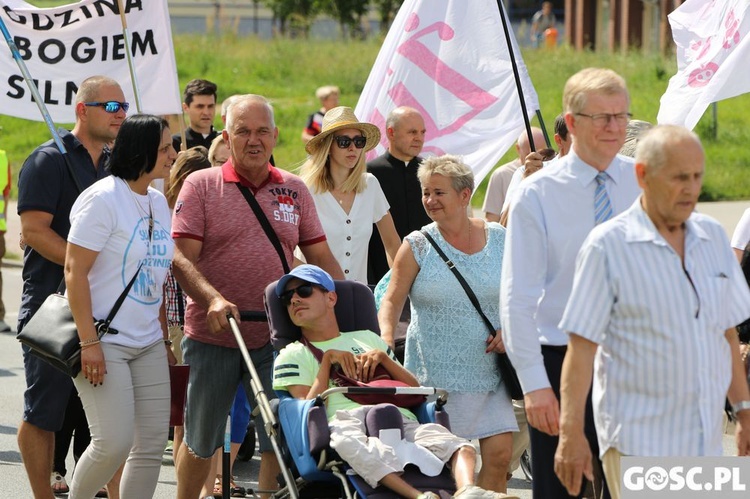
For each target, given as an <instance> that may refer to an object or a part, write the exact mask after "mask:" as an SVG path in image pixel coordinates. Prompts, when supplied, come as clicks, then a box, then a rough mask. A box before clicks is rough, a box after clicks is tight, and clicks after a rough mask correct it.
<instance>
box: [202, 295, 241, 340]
mask: <svg viewBox="0 0 750 499" xmlns="http://www.w3.org/2000/svg"><path fill="white" fill-rule="evenodd" d="M230 314H231V315H232V317H234V320H236V321H237V324H239V323H240V311H239V309H238V308H237V306H236V305H235V304H234V303H231V302H228V301H227V300H225V299H224V297H223V296H221V295H219V296H217V297H215V298H214V299H213V300H211V302H210V303H209V305H208V312H207V313H206V325H208V330H209V331H211V332H212V333H214V334H216V333H221V332H222V331H229V330H230V329H229V319H228V318H227V316H228V315H230Z"/></svg>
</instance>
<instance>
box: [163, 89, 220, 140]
mask: <svg viewBox="0 0 750 499" xmlns="http://www.w3.org/2000/svg"><path fill="white" fill-rule="evenodd" d="M182 110H183V112H185V113H186V114H187V115H188V120H189V121H190V126H189V127H188V128H187V130H185V149H186V150H187V149H190V148H191V147H195V146H203V147H205V148H206V149H210V148H211V142H213V140H214V139H215V138H216V137H217V136H218V135H219V132H217V131H216V130H214V118H215V117H216V84H215V83H213V82H210V81H208V80H198V79H196V80H190V82H188V84H187V86H186V87H185V92H184V93H183V95H182ZM181 145H182V137H181V136H180V134H179V133H177V134H175V135H173V136H172V146H173V147H174V150H175V151H178V152H179V151H180V146H181Z"/></svg>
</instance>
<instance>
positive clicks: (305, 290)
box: [279, 282, 322, 307]
mask: <svg viewBox="0 0 750 499" xmlns="http://www.w3.org/2000/svg"><path fill="white" fill-rule="evenodd" d="M315 288H319V289H322V288H321V287H320V286H317V285H315V284H311V283H309V282H306V283H305V284H301V285H299V286H297V287H296V288H292V289H287V290H286V291H284V292H283V293H281V296H279V298H281V301H282V303H284V305H286V306H287V307H288V306H289V305H291V304H292V298H294V293H297V296H299V297H300V298H310V297H311V296H312V293H313V289H315Z"/></svg>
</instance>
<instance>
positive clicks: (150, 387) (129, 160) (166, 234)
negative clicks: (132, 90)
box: [65, 115, 177, 499]
mask: <svg viewBox="0 0 750 499" xmlns="http://www.w3.org/2000/svg"><path fill="white" fill-rule="evenodd" d="M176 157H177V154H176V153H175V151H174V149H173V148H172V138H171V133H170V131H169V126H168V124H167V122H166V121H165V120H163V119H162V118H159V117H156V116H151V115H135V116H132V117H129V118H127V119H126V120H125V121H124V122H123V123H122V126H121V127H120V132H119V134H118V136H117V140H116V142H115V146H114V149H113V151H112V157H111V160H110V164H109V168H110V172H111V173H112V175H111V176H110V177H107V178H104V179H102V180H100V181H98V182H96V183H95V184H94V185H92V186H91V187H89V188H88V189H86V190H85V191H83V193H81V195H80V196H79V198H78V199H77V200H76V202H75V204H74V205H73V208H72V210H71V212H70V221H71V227H70V233H69V234H68V248H67V254H66V257H65V282H66V285H67V290H68V291H67V294H68V299H69V301H70V309H71V311H72V312H73V317H74V318H75V321H76V326H77V328H78V336H79V337H80V340H81V347H82V352H81V372H80V373H79V374H78V376H76V377H75V379H74V380H73V381H74V383H75V386H76V388H77V389H78V393H79V395H80V397H81V401H82V402H83V408H84V410H85V411H86V416H87V417H88V421H89V426H90V429H91V444H90V445H89V447H88V448H87V449H86V452H84V454H83V455H82V456H81V458H80V459H79V461H78V465H77V466H76V473H75V475H74V476H73V481H72V483H71V488H70V497H71V498H85V499H88V498H90V497H94V494H96V493H97V492H98V491H99V489H100V488H101V487H102V486H103V485H104V484H105V482H107V480H109V478H110V477H111V476H112V475H113V474H114V473H115V471H116V470H117V468H118V467H119V466H120V465H121V464H122V463H123V462H124V461H125V460H126V459H127V462H126V464H125V468H124V471H123V474H122V481H121V483H120V493H121V496H122V497H151V496H152V495H153V494H154V490H155V489H156V483H157V480H158V478H159V468H160V467H161V457H162V453H163V451H164V446H165V444H166V441H167V433H168V429H169V408H170V389H169V370H168V364H169V363H174V362H175V359H174V355H173V354H172V352H171V350H170V349H169V345H168V341H165V340H166V339H167V328H166V323H165V321H164V314H163V311H164V305H163V301H162V294H163V291H162V290H163V285H164V279H165V277H166V273H167V269H168V268H169V265H170V263H171V261H172V254H173V247H174V245H173V242H172V238H171V236H170V233H171V216H170V211H169V207H168V206H167V201H166V199H165V198H164V196H163V195H162V194H161V193H160V192H159V191H158V190H156V189H154V188H152V187H149V184H150V183H151V181H153V180H156V179H163V178H166V177H167V176H168V175H169V170H170V168H171V166H172V164H173V163H174V161H175V158H176ZM134 275H135V276H136V278H135V281H134V284H133V286H132V288H131V289H130V291H129V292H128V294H127V296H126V298H125V299H124V301H123V302H122V305H121V306H120V308H119V310H118V311H117V314H116V315H115V317H114V320H113V321H112V323H111V328H113V329H114V330H116V331H117V334H105V335H104V336H102V337H101V339H98V338H97V331H96V328H95V325H94V320H95V319H99V320H102V319H105V318H106V317H107V316H108V315H109V313H110V311H111V310H112V308H113V305H114V304H115V302H116V301H117V298H118V297H119V296H120V295H121V294H122V292H123V291H124V290H125V288H126V287H127V285H128V283H129V282H130V281H131V279H132V278H133V276H134ZM92 318H93V319H92Z"/></svg>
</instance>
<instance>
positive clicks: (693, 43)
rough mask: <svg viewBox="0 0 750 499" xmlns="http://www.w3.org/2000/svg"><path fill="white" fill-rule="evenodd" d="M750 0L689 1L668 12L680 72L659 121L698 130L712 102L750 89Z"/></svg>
mask: <svg viewBox="0 0 750 499" xmlns="http://www.w3.org/2000/svg"><path fill="white" fill-rule="evenodd" d="M748 9H750V0H711V1H706V0H687V1H686V2H685V3H684V4H682V5H681V6H680V7H678V8H677V10H675V11H674V12H672V13H671V14H669V24H670V25H671V26H672V35H673V37H674V42H675V44H676V45H677V74H675V75H674V76H673V77H672V78H671V79H670V80H669V86H668V87H667V91H666V92H665V93H664V95H663V96H662V97H661V106H660V107H659V115H658V116H657V121H658V122H659V123H669V124H676V125H683V126H685V127H687V128H690V129H692V128H694V127H695V125H696V124H697V123H698V121H699V120H700V119H701V116H703V113H704V111H705V110H706V108H707V107H708V105H709V104H711V103H712V102H718V101H720V100H723V99H729V98H730V97H736V96H737V95H740V94H744V93H747V92H750V78H748V77H747V71H748V68H750V36H748V34H750V12H749V10H748Z"/></svg>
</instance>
